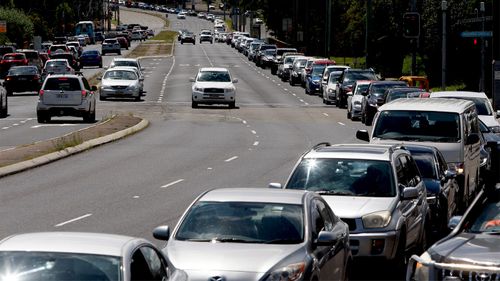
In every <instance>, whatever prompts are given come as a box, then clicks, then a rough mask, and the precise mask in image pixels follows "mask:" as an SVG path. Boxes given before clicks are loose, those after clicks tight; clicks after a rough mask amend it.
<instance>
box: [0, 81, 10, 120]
mask: <svg viewBox="0 0 500 281" xmlns="http://www.w3.org/2000/svg"><path fill="white" fill-rule="evenodd" d="M7 99H8V98H7V90H5V88H4V87H3V86H1V85H0V118H5V117H7V115H8V114H9V102H8V100H7Z"/></svg>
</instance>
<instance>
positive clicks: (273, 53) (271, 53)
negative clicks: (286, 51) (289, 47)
mask: <svg viewBox="0 0 500 281" xmlns="http://www.w3.org/2000/svg"><path fill="white" fill-rule="evenodd" d="M275 54H276V49H268V50H264V55H266V56H274V55H275Z"/></svg>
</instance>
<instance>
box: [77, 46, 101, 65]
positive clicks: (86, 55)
mask: <svg viewBox="0 0 500 281" xmlns="http://www.w3.org/2000/svg"><path fill="white" fill-rule="evenodd" d="M85 66H98V67H99V68H101V67H102V56H101V53H100V52H99V50H85V51H83V52H82V55H81V56H80V67H81V68H83V67H85Z"/></svg>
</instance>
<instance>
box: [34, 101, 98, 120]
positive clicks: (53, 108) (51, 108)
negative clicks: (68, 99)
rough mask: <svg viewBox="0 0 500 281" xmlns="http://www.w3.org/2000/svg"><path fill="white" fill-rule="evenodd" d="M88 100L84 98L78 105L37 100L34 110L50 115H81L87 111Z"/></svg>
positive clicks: (88, 106)
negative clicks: (49, 103)
mask: <svg viewBox="0 0 500 281" xmlns="http://www.w3.org/2000/svg"><path fill="white" fill-rule="evenodd" d="M89 109H90V102H89V101H87V100H85V101H83V102H82V103H81V104H80V105H45V104H42V103H40V102H38V104H37V107H36V110H37V111H39V112H44V113H49V114H50V115H51V116H75V117H82V116H84V115H85V114H87V113H88V112H89Z"/></svg>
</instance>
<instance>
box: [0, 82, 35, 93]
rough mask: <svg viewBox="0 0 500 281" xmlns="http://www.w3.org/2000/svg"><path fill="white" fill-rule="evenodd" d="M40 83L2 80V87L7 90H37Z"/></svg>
mask: <svg viewBox="0 0 500 281" xmlns="http://www.w3.org/2000/svg"><path fill="white" fill-rule="evenodd" d="M41 86H42V83H40V82H38V81H16V82H9V83H7V82H4V87H5V89H6V90H7V91H9V92H27V91H38V90H40V87H41Z"/></svg>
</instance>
